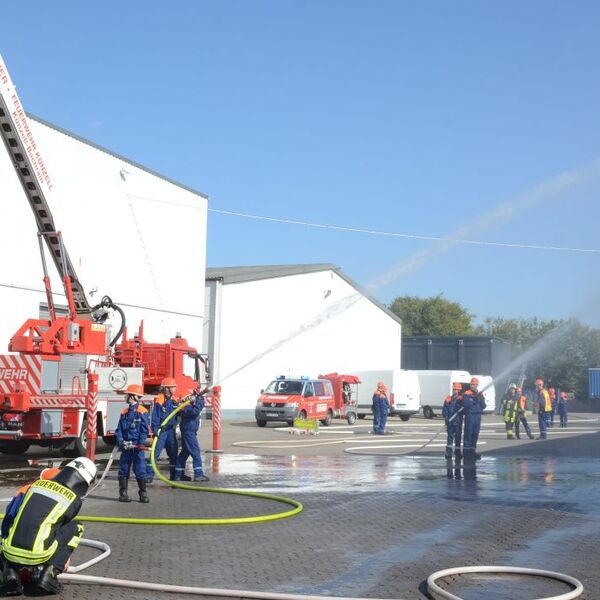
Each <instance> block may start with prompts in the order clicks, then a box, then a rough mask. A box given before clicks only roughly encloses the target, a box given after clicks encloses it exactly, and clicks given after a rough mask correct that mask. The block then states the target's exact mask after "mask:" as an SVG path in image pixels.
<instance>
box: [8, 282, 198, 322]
mask: <svg viewBox="0 0 600 600" xmlns="http://www.w3.org/2000/svg"><path fill="white" fill-rule="evenodd" d="M0 287H3V288H8V289H12V290H21V291H24V292H36V293H40V294H45V293H46V292H45V290H41V289H38V288H32V287H27V286H25V285H16V284H12V283H0ZM52 295H54V296H64V294H62V293H60V292H52ZM117 304H118V305H119V306H126V307H127V308H140V309H142V310H151V311H154V312H159V313H160V312H162V313H168V314H170V315H177V316H180V317H192V318H194V319H203V320H204V316H203V315H198V314H195V313H188V312H182V311H180V310H172V309H168V308H157V307H156V306H144V305H143V304H128V303H127V302H117Z"/></svg>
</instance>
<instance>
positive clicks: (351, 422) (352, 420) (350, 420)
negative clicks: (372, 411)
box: [346, 413, 356, 425]
mask: <svg viewBox="0 0 600 600" xmlns="http://www.w3.org/2000/svg"><path fill="white" fill-rule="evenodd" d="M346 421H347V422H348V425H354V423H356V415H355V414H354V413H348V414H347V415H346Z"/></svg>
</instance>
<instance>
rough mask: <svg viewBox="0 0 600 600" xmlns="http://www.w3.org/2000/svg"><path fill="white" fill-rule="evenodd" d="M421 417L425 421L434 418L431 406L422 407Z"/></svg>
mask: <svg viewBox="0 0 600 600" xmlns="http://www.w3.org/2000/svg"><path fill="white" fill-rule="evenodd" d="M423 416H424V417H425V418H426V419H433V417H435V413H434V412H433V408H431V406H424V407H423Z"/></svg>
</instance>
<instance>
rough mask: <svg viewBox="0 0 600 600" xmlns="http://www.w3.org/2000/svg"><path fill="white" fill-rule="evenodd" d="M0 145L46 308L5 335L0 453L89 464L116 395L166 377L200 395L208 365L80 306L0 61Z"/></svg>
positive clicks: (45, 180)
mask: <svg viewBox="0 0 600 600" xmlns="http://www.w3.org/2000/svg"><path fill="white" fill-rule="evenodd" d="M0 135H1V136H2V140H3V142H4V145H5V146H6V149H7V151H8V153H9V155H10V157H11V160H12V162H13V164H14V167H15V171H16V174H17V176H18V178H19V180H20V182H21V185H22V187H23V190H24V192H25V195H26V197H27V199H28V201H29V204H30V206H31V208H32V210H33V213H34V216H35V219H36V223H37V228H38V239H39V246H40V253H41V258H42V267H43V271H44V287H45V290H46V299H47V304H46V306H45V311H44V313H43V314H40V318H37V319H28V320H27V321H26V322H25V323H24V324H23V325H22V326H21V327H20V328H19V329H18V330H17V332H16V333H15V334H14V335H13V337H12V339H11V340H10V343H9V347H8V349H9V352H11V353H12V354H5V355H0V440H1V441H0V451H1V452H7V453H23V452H25V451H26V450H27V449H28V448H29V446H30V445H32V444H37V445H40V446H52V447H58V448H67V447H68V448H69V449H72V450H74V451H75V452H76V453H77V454H84V453H85V452H86V447H87V446H90V447H91V452H92V454H93V451H94V448H95V441H96V437H97V436H98V435H99V436H102V437H103V439H104V440H105V441H107V442H111V441H114V430H115V428H116V425H117V422H118V417H119V413H120V410H121V409H122V408H123V397H122V396H118V395H117V394H118V392H119V391H124V390H125V388H126V387H127V385H129V384H132V383H137V384H142V385H143V386H144V390H145V392H146V393H147V394H154V393H156V391H157V390H158V387H159V386H160V382H161V380H162V379H163V377H166V376H169V377H174V378H175V380H176V381H177V384H178V390H180V391H183V390H185V391H187V390H191V389H193V388H196V387H200V386H204V385H206V383H207V382H208V381H207V380H208V377H209V373H208V360H207V358H206V357H205V356H202V355H200V354H199V353H198V352H197V351H196V349H194V348H192V347H190V346H188V344H187V342H186V340H185V339H183V338H181V336H179V335H178V336H176V337H174V338H172V339H171V340H170V341H169V342H168V343H164V344H158V343H149V342H146V340H145V339H144V336H143V323H142V324H141V325H140V328H139V331H138V335H137V336H135V337H133V338H128V337H127V329H126V327H125V319H124V314H123V311H122V310H121V309H120V308H119V307H118V306H117V305H115V304H114V303H113V302H112V301H111V300H110V298H108V297H105V298H103V299H102V301H101V302H100V303H99V304H98V305H96V306H93V307H92V306H90V305H89V303H88V301H87V298H86V295H85V292H84V289H83V286H82V285H81V284H80V282H79V280H78V278H77V275H76V273H75V270H74V268H73V264H72V263H71V260H70V259H69V256H68V254H67V252H66V250H65V247H64V245H63V241H62V237H61V234H60V231H57V229H56V227H55V225H54V219H53V217H52V213H51V211H50V207H49V205H48V203H47V195H48V192H50V190H51V189H52V184H51V180H50V177H49V175H48V171H47V169H46V166H45V164H44V160H43V156H42V155H41V153H40V150H39V148H38V146H37V144H36V142H35V140H34V138H33V135H32V132H31V130H30V128H29V123H28V120H27V117H26V115H25V112H24V110H23V108H22V106H21V103H20V101H19V98H18V96H17V93H16V90H15V87H14V85H13V84H12V81H11V79H10V76H9V74H8V71H7V69H6V66H5V64H4V62H3V60H2V58H1V57H0ZM44 242H45V244H46V246H47V248H48V251H49V253H50V255H51V257H52V259H53V261H54V265H55V266H56V269H57V270H58V273H59V274H60V277H61V279H62V283H63V287H64V291H65V295H66V297H67V304H68V306H67V308H66V309H63V310H61V307H58V306H55V305H54V302H53V295H52V289H51V285H50V277H49V275H48V269H47V265H46V259H45V252H44ZM114 312H117V313H119V315H120V316H121V327H120V329H119V331H118V332H117V334H116V335H115V336H114V337H112V336H110V328H109V327H108V326H107V325H106V320H107V318H108V317H109V316H110V315H112V314H114ZM121 336H122V337H121ZM110 337H112V339H110V341H109V338H110ZM120 337H121V342H120V343H118V344H117V341H118V340H119V338H120ZM88 442H91V443H88ZM89 454H90V452H88V455H89Z"/></svg>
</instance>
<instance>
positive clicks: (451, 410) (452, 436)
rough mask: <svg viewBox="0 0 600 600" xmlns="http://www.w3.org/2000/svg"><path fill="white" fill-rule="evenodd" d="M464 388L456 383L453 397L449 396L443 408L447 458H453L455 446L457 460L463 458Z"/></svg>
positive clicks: (453, 385) (453, 386) (453, 388)
mask: <svg viewBox="0 0 600 600" xmlns="http://www.w3.org/2000/svg"><path fill="white" fill-rule="evenodd" d="M462 412H463V411H462V386H461V384H460V383H458V382H455V383H453V384H452V396H447V397H446V400H445V402H444V406H443V408H442V416H443V417H444V422H445V423H446V432H447V438H446V458H452V447H453V446H454V456H455V457H456V458H457V459H459V460H460V459H461V458H462V453H461V451H460V443H461V438H462V426H463V416H462Z"/></svg>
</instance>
